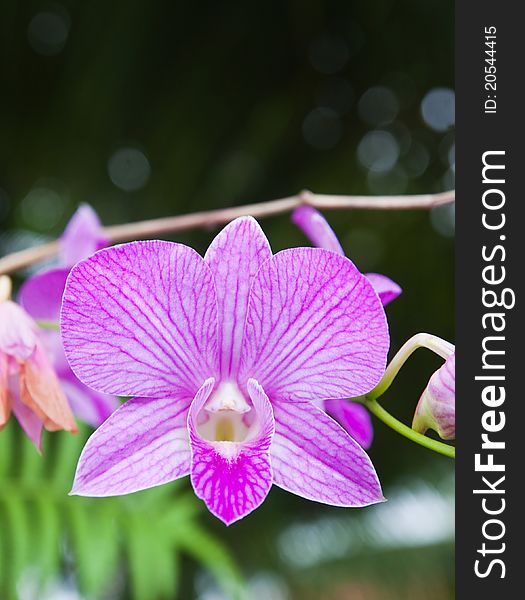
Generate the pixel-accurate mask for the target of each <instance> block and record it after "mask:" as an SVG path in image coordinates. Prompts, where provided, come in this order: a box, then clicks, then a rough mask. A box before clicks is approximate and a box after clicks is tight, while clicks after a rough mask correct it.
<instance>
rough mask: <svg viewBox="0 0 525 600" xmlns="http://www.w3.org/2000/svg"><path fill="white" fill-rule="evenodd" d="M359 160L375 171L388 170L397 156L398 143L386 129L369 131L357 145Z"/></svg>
mask: <svg viewBox="0 0 525 600" xmlns="http://www.w3.org/2000/svg"><path fill="white" fill-rule="evenodd" d="M357 157H358V159H359V162H360V163H361V164H362V165H363V166H364V167H366V168H367V169H368V170H370V171H373V172H375V173H384V172H386V171H389V170H390V169H391V168H392V167H393V166H394V165H395V164H396V162H397V159H398V157H399V144H398V143H397V141H396V139H395V138H394V136H393V135H392V134H391V133H389V132H388V131H369V132H368V133H367V134H366V135H365V136H364V137H363V138H362V140H361V141H360V142H359V146H358V147H357Z"/></svg>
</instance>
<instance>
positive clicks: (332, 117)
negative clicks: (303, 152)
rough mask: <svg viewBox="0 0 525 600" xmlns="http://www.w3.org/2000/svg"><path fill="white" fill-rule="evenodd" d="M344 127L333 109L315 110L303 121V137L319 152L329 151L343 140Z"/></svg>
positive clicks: (321, 108)
mask: <svg viewBox="0 0 525 600" xmlns="http://www.w3.org/2000/svg"><path fill="white" fill-rule="evenodd" d="M342 133H343V126H342V123H341V119H340V118H339V115H338V114H337V113H336V112H335V111H334V110H333V109H331V108H327V107H324V106H320V107H318V108H314V110H312V111H311V112H310V113H308V115H307V116H306V117H305V119H304V121H303V137H304V139H305V141H306V143H307V144H309V145H310V146H312V147H313V148H317V149H318V150H329V149H330V148H333V147H334V146H335V145H336V144H337V142H338V141H339V140H340V139H341V136H342Z"/></svg>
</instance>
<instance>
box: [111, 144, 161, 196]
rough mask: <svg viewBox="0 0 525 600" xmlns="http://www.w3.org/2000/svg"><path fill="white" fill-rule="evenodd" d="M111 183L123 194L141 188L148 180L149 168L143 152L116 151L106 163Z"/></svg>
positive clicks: (132, 150)
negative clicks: (122, 191)
mask: <svg viewBox="0 0 525 600" xmlns="http://www.w3.org/2000/svg"><path fill="white" fill-rule="evenodd" d="M108 173H109V178H110V179H111V181H112V182H113V183H114V184H115V185H116V186H117V187H118V188H120V189H121V190H124V191H125V192H133V191H136V190H140V189H141V188H143V187H144V186H145V185H146V184H147V183H148V180H149V177H150V174H151V167H150V164H149V161H148V159H147V158H146V155H145V154H144V152H142V151H141V150H139V149H138V148H132V147H126V148H120V149H119V150H117V151H116V152H115V153H114V154H113V155H112V156H111V158H110V159H109V161H108Z"/></svg>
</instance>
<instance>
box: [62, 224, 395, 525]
mask: <svg viewBox="0 0 525 600" xmlns="http://www.w3.org/2000/svg"><path fill="white" fill-rule="evenodd" d="M61 318H62V321H61V327H62V335H63V341H64V348H65V351H66V355H67V357H68V360H69V362H70V364H71V367H72V369H73V371H74V372H75V373H76V374H77V376H78V377H79V378H81V379H82V381H83V382H84V383H86V384H87V385H90V386H93V387H94V388H95V389H98V390H99V391H101V392H106V393H112V394H118V395H124V396H135V397H134V398H132V399H131V400H128V401H127V402H126V403H125V404H124V405H123V406H122V407H121V408H119V409H118V410H117V411H116V412H115V413H114V414H113V415H111V417H109V419H108V420H107V421H106V422H105V423H104V424H103V425H102V426H101V427H100V428H99V429H98V430H97V431H96V432H95V433H94V434H93V435H92V436H91V438H90V439H89V441H88V443H87V444H86V446H85V448H84V451H83V453H82V455H81V457H80V460H79V464H78V467H77V473H76V478H75V483H74V487H73V491H72V493H74V494H79V495H86V496H109V495H118V494H125V493H130V492H135V491H138V490H141V489H145V488H149V487H152V486H156V485H160V484H163V483H167V482H169V481H173V480H175V479H177V478H179V477H182V476H185V475H188V474H190V473H191V481H192V484H193V487H194V490H195V493H196V495H197V496H198V497H200V498H202V499H203V500H204V502H205V503H206V505H207V506H208V508H209V510H210V511H211V512H212V513H213V514H214V515H216V516H217V517H219V518H220V519H221V520H222V521H224V522H225V523H226V524H230V523H232V522H234V521H236V520H238V519H240V518H242V517H244V516H245V515H247V514H248V513H249V512H251V511H252V510H254V509H255V508H257V507H258V506H259V505H260V504H261V503H262V502H263V501H264V499H265V497H266V495H267V494H268V492H269V490H270V487H271V485H272V483H274V484H276V485H278V486H279V487H281V488H283V489H285V490H287V491H290V492H292V493H295V494H298V495H300V496H303V497H305V498H308V499H311V500H316V501H318V502H323V503H327V504H331V505H335V506H365V505H369V504H372V503H375V502H380V501H382V500H383V496H382V493H381V487H380V484H379V481H378V478H377V475H376V472H375V469H374V467H373V465H372V463H371V461H370V459H369V457H368V456H367V454H366V453H365V451H364V450H363V449H362V448H361V446H360V445H359V444H357V443H356V442H355V441H354V440H353V439H352V438H351V437H350V436H349V435H348V434H347V433H346V431H345V430H344V429H343V428H342V427H340V426H339V425H338V424H337V423H336V422H335V421H334V420H333V419H332V418H330V417H328V416H327V415H326V414H325V413H324V412H323V411H322V410H320V409H319V408H318V407H317V406H315V405H314V402H315V401H319V400H325V399H332V400H333V399H341V398H346V397H352V396H358V395H361V394H365V393H366V392H368V391H369V390H371V389H372V388H373V387H374V386H375V385H376V384H377V383H378V382H379V380H380V379H381V377H382V375H383V373H384V370H385V363H386V355H387V352H388V346H389V335H388V328H387V323H386V318H385V313H384V310H383V307H382V305H381V302H380V301H379V298H378V296H377V294H376V293H375V292H374V289H373V287H372V285H371V284H370V282H369V281H368V280H367V279H366V277H364V276H363V275H362V274H361V273H360V272H359V271H358V270H357V269H356V267H355V266H354V265H353V264H352V263H351V262H350V261H349V260H348V259H347V258H345V257H343V256H339V255H338V254H336V253H334V252H328V251H326V250H323V249H318V248H294V249H291V250H285V251H283V252H279V253H278V254H276V255H272V252H271V249H270V246H269V243H268V240H267V239H266V237H265V235H264V233H263V232H262V230H261V228H260V227H259V225H258V223H257V222H256V221H255V220H254V219H252V218H251V217H243V218H239V219H237V220H235V221H233V222H232V223H230V224H229V225H228V226H227V227H225V228H224V229H223V231H222V232H221V233H219V235H218V236H217V237H216V238H215V240H214V241H213V242H212V244H211V246H210V247H209V249H208V251H207V252H206V255H205V257H204V259H203V258H202V257H201V256H199V255H198V254H197V253H196V252H195V251H194V250H192V249H191V248H189V247H187V246H184V245H181V244H175V243H171V242H162V241H146V242H134V243H130V244H123V245H120V246H115V247H113V248H107V249H105V250H102V251H100V252H98V253H97V254H95V255H94V256H92V257H90V258H89V259H87V260H84V261H82V262H80V263H79V264H77V265H76V266H75V267H74V268H73V269H72V271H71V274H70V276H69V278H68V281H67V284H66V289H65V293H64V302H63V308H62V315H61Z"/></svg>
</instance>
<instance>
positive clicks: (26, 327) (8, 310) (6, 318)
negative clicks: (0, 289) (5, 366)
mask: <svg viewBox="0 0 525 600" xmlns="http://www.w3.org/2000/svg"><path fill="white" fill-rule="evenodd" d="M36 343H37V333H36V324H35V323H34V322H33V320H32V319H31V318H30V317H29V315H28V314H27V313H26V312H25V310H24V309H23V308H21V307H20V306H18V304H15V303H14V302H12V301H11V300H4V301H3V302H0V352H4V353H5V354H8V355H9V356H12V357H14V358H16V359H18V360H20V361H23V360H27V359H28V358H29V357H30V356H31V355H32V354H33V352H34V351H35V347H36Z"/></svg>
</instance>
